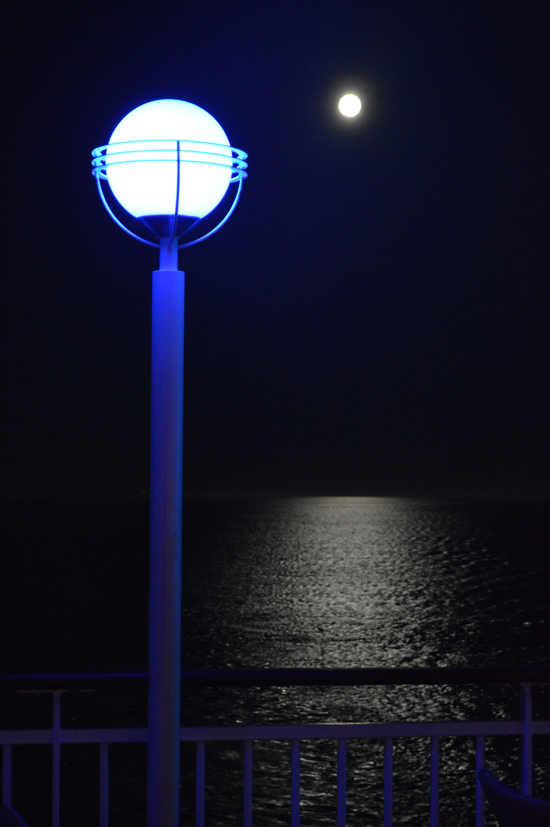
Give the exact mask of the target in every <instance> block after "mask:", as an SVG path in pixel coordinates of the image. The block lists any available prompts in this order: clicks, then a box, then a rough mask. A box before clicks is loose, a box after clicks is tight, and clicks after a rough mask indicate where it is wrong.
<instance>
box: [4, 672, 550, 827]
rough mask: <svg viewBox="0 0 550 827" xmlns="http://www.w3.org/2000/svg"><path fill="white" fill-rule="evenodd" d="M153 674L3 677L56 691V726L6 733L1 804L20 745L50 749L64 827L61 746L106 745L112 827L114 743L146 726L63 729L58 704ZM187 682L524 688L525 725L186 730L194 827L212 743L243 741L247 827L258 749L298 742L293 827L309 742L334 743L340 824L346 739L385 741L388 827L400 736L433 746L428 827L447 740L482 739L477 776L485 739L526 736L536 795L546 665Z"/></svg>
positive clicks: (216, 676)
mask: <svg viewBox="0 0 550 827" xmlns="http://www.w3.org/2000/svg"><path fill="white" fill-rule="evenodd" d="M145 680H146V675H143V674H139V675H138V674H136V675H118V676H115V675H95V676H94V675H86V676H67V675H58V676H53V675H52V676H34V677H21V676H12V677H8V676H5V677H4V678H0V687H2V686H3V687H4V688H5V687H6V686H8V687H11V688H13V689H16V690H19V691H21V690H23V691H25V690H26V691H29V690H32V691H45V692H48V691H49V692H51V693H52V696H53V721H52V727H51V728H49V729H38V730H22V729H19V730H4V731H0V744H1V745H2V801H3V803H4V804H8V805H10V804H11V802H12V747H13V746H15V745H37V744H51V745H52V825H53V827H59V821H60V803H61V802H60V778H61V747H62V746H63V745H68V744H97V745H98V748H99V825H100V827H108V823H109V746H110V745H111V744H129V743H146V742H147V729H146V728H137V727H135V728H120V729H119V728H104V729H101V728H92V729H76V728H75V729H72V728H71V729H69V728H62V727H61V698H62V694H63V692H64V691H67V690H71V689H76V688H82V687H84V686H85V687H90V686H97V685H101V684H103V685H105V684H108V685H111V684H113V685H115V684H116V683H125V682H128V681H130V682H144V681H145ZM182 684H183V685H184V686H187V687H193V686H194V687H201V686H213V685H217V686H313V685H315V686H320V685H324V686H343V685H347V686H358V685H363V686H366V685H370V686H373V685H393V686H397V685H417V686H418V685H449V684H450V685H465V684H477V685H488V684H516V685H519V686H520V687H521V706H522V716H521V718H520V719H518V720H492V721H481V722H479V721H477V722H476V721H430V722H394V723H344V724H303V725H290V724H283V725H259V726H227V727H226V726H209V727H183V728H182V729H181V741H182V742H193V743H195V744H196V760H195V822H196V827H204V824H205V793H206V785H205V767H206V745H207V744H209V743H212V742H242V743H244V767H243V788H244V789H243V824H244V827H252V804H253V750H254V742H264V741H289V742H290V743H291V773H290V775H291V782H290V785H291V790H290V802H291V806H290V821H291V827H299V825H300V804H301V790H300V787H301V761H300V758H301V744H302V742H303V741H315V740H317V739H323V740H325V739H332V740H334V741H336V743H337V760H336V764H337V766H336V789H337V808H336V810H337V811H336V823H337V825H338V827H345V825H346V804H347V801H346V798H347V796H346V786H347V784H346V780H347V773H346V764H347V742H348V741H349V740H350V739H381V740H382V741H383V744H384V759H383V761H384V782H383V788H384V815H383V824H384V827H391V825H392V824H393V809H394V807H393V805H394V795H393V786H394V785H393V776H394V772H393V763H394V744H395V741H396V739H401V738H405V739H410V738H429V739H430V827H439V809H440V808H439V775H440V743H441V739H442V738H448V737H464V738H474V739H475V756H476V776H477V773H478V771H479V770H480V769H481V767H483V765H484V758H485V739H486V738H487V737H490V736H506V735H507V736H509V735H514V736H519V737H520V739H521V782H520V790H521V792H522V793H524V794H526V795H531V794H532V744H533V736H534V735H550V720H544V721H541V720H534V719H533V714H532V700H531V686H532V685H533V684H550V669H549V668H542V667H541V668H531V669H529V668H525V669H347V670H314V669H287V670H265V671H264V670H262V671H250V670H247V671H244V670H243V671H232V672H186V673H184V674H183V675H182ZM475 824H476V827H483V824H484V796H483V790H482V788H481V785H480V784H479V782H478V781H476V806H475Z"/></svg>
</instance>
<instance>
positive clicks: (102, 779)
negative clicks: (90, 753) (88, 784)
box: [99, 744, 109, 827]
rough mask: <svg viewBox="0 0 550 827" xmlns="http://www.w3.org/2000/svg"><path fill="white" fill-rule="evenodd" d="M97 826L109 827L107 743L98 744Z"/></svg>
mask: <svg viewBox="0 0 550 827" xmlns="http://www.w3.org/2000/svg"><path fill="white" fill-rule="evenodd" d="M99 827H109V744H100V745H99Z"/></svg>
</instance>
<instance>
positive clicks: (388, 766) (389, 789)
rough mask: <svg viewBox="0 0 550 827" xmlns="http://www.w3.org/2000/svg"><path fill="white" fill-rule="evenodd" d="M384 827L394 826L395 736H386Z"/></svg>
mask: <svg viewBox="0 0 550 827" xmlns="http://www.w3.org/2000/svg"><path fill="white" fill-rule="evenodd" d="M384 827H393V738H384Z"/></svg>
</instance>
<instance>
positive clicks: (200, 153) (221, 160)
mask: <svg viewBox="0 0 550 827" xmlns="http://www.w3.org/2000/svg"><path fill="white" fill-rule="evenodd" d="M151 144H153V147H152V146H151ZM159 145H160V146H159ZM197 146H200V147H201V148H200V149H197ZM229 153H231V154H229ZM135 154H139V157H138V158H135V157H128V156H132V155H135ZM182 154H184V155H185V157H184V159H183V160H182V159H181V155H182ZM159 155H160V157H159ZM92 156H93V160H92V175H93V176H94V177H95V179H96V183H97V188H98V190H99V195H100V197H101V200H102V202H103V206H104V207H105V209H106V210H107V212H108V213H109V215H110V216H111V218H112V219H113V221H114V222H115V224H117V225H118V226H119V227H120V228H121V229H122V230H124V232H125V233H127V234H128V235H130V236H132V238H135V239H136V240H137V241H141V242H142V243H143V244H147V245H148V246H149V247H157V248H159V247H160V244H157V243H155V242H153V241H149V240H147V239H145V238H142V237H141V236H139V235H137V234H136V233H134V232H132V230H129V229H128V227H126V226H125V225H124V224H123V223H122V221H120V219H118V218H117V217H116V215H115V214H114V212H113V210H112V209H111V207H110V206H109V204H108V202H107V199H106V198H105V193H104V192H103V187H102V180H105V179H107V180H108V179H109V176H108V167H111V166H115V165H116V166H118V165H120V164H139V163H141V164H143V163H147V164H149V163H152V162H155V163H176V171H177V174H176V199H175V208H174V214H173V218H172V231H171V235H170V244H171V243H172V241H173V239H174V237H175V235H176V224H177V220H178V210H179V200H180V171H181V166H182V165H183V164H200V165H208V166H214V167H225V168H228V169H230V170H231V173H230V178H229V184H234V183H238V187H237V192H236V194H235V197H234V199H233V203H232V204H231V207H230V208H229V210H228V211H227V213H226V215H225V216H224V218H223V219H222V220H221V221H220V222H219V223H218V224H217V225H216V226H215V227H214V228H213V229H212V230H210V231H209V232H208V233H205V234H204V235H203V236H201V237H200V238H197V239H194V240H193V241H187V242H185V243H183V244H178V250H181V249H182V248H183V247H191V246H193V245H194V244H198V243H199V242H200V241H204V239H206V238H209V237H210V236H211V235H214V233H216V232H217V231H218V230H219V229H220V227H222V226H223V225H224V224H225V222H226V221H227V220H228V218H229V217H230V216H231V215H232V213H233V211H234V209H235V207H236V206H237V202H238V200H239V197H240V194H241V190H242V184H243V180H244V179H245V178H247V177H248V173H247V172H246V169H247V167H248V164H247V163H246V160H245V159H246V158H247V157H248V155H247V154H246V152H243V150H242V149H235V148H234V147H228V146H225V145H224V144H214V143H207V142H205V141H183V140H179V139H173V140H172V139H169V140H166V139H162V140H154V141H151V140H147V141H126V142H123V143H112V144H107V145H106V146H100V147H97V149H94V150H92ZM144 156H145V157H144ZM203 217H205V216H202V217H198V218H197V221H196V222H194V224H193V225H192V226H196V224H197V223H198V222H199V221H201V220H202V218H203ZM188 229H191V228H188ZM186 232H187V230H186Z"/></svg>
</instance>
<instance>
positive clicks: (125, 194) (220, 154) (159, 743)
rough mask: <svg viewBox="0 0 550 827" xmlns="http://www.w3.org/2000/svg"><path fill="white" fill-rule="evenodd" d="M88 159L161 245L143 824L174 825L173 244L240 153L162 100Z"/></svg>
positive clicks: (177, 477)
mask: <svg viewBox="0 0 550 827" xmlns="http://www.w3.org/2000/svg"><path fill="white" fill-rule="evenodd" d="M92 156H93V160H92V173H93V175H94V176H95V178H96V181H97V186H98V190H99V193H100V196H101V200H102V201H103V204H104V206H105V208H106V209H107V211H108V213H109V214H110V216H111V217H112V218H113V220H114V221H115V222H116V223H117V224H118V226H119V227H121V228H122V229H123V230H124V231H125V232H127V233H129V235H131V236H132V237H133V238H136V239H138V240H139V241H142V242H143V243H144V244H148V245H149V246H153V247H158V248H159V250H160V263H159V269H158V270H155V271H154V272H153V319H152V349H151V493H150V541H149V542H150V574H149V712H148V715H149V717H148V747H147V823H148V827H177V825H178V824H179V752H180V735H179V731H180V671H181V516H182V446H183V325H184V283H185V281H184V280H185V273H183V272H182V271H181V270H178V250H179V249H181V248H182V247H189V246H191V245H192V244H197V243H198V242H199V241H203V240H204V239H205V238H208V237H209V236H210V235H212V234H213V233H215V232H216V231H217V230H218V229H219V228H220V227H221V226H222V225H223V224H224V223H225V222H226V221H227V219H228V218H229V216H230V215H231V213H232V212H233V210H234V209H235V206H236V204H237V201H238V199H239V196H240V193H241V189H242V184H243V180H244V178H246V176H247V173H246V169H247V163H246V160H245V159H246V157H247V155H246V153H245V152H243V151H242V150H240V149H234V148H233V147H231V146H230V144H229V141H228V139H227V136H226V134H225V132H224V131H223V129H222V127H221V126H220V125H219V123H218V122H217V121H216V120H215V118H213V117H212V115H210V114H209V113H208V112H206V111H205V110H204V109H201V107H199V106H195V105H194V104H192V103H188V102H186V101H180V100H171V99H168V100H157V101H151V102H150V103H145V104H143V106H138V107H137V109H134V110H132V112H130V113H129V114H128V115H126V117H125V118H123V119H122V120H121V122H120V123H119V124H118V126H117V127H116V129H115V131H114V132H113V134H112V136H111V139H110V141H109V143H108V144H107V145H106V146H102V147H98V148H97V149H94V150H93V152H92ZM104 181H107V182H108V184H109V188H110V190H111V193H112V195H113V196H114V198H115V199H116V201H118V203H119V205H120V206H121V207H122V208H123V209H124V210H125V211H126V212H127V213H129V214H130V215H131V216H133V217H134V218H135V219H139V220H140V221H141V223H142V225H144V227H145V228H146V229H147V230H148V231H150V232H151V233H152V234H153V236H154V237H155V236H156V238H157V239H158V241H157V242H155V241H151V240H149V239H147V238H144V237H143V236H141V235H138V234H137V233H134V232H133V231H132V230H130V229H129V228H128V227H126V226H125V223H123V221H121V220H120V219H119V218H118V217H117V216H116V215H115V213H114V211H113V210H112V209H111V206H110V205H109V202H108V200H107V198H106V196H105V193H104V190H103V183H104ZM231 184H236V185H237V187H236V193H235V196H234V199H233V202H232V204H231V206H230V207H229V209H228V210H227V211H226V213H225V216H224V217H223V218H222V219H221V221H219V223H218V224H217V225H216V226H215V227H214V228H213V229H211V230H209V231H206V232H204V233H203V234H202V235H200V236H199V237H198V238H190V237H189V236H188V234H189V233H190V231H193V230H195V232H196V231H197V229H198V228H199V223H200V222H201V221H202V219H203V218H205V216H207V215H209V214H210V213H211V212H212V210H214V209H215V208H216V207H217V206H218V204H219V203H220V202H221V201H222V199H223V198H224V196H225V194H226V192H227V190H228V188H229V186H230V185H231ZM186 236H188V239H187V240H186V239H185V237H186Z"/></svg>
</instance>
